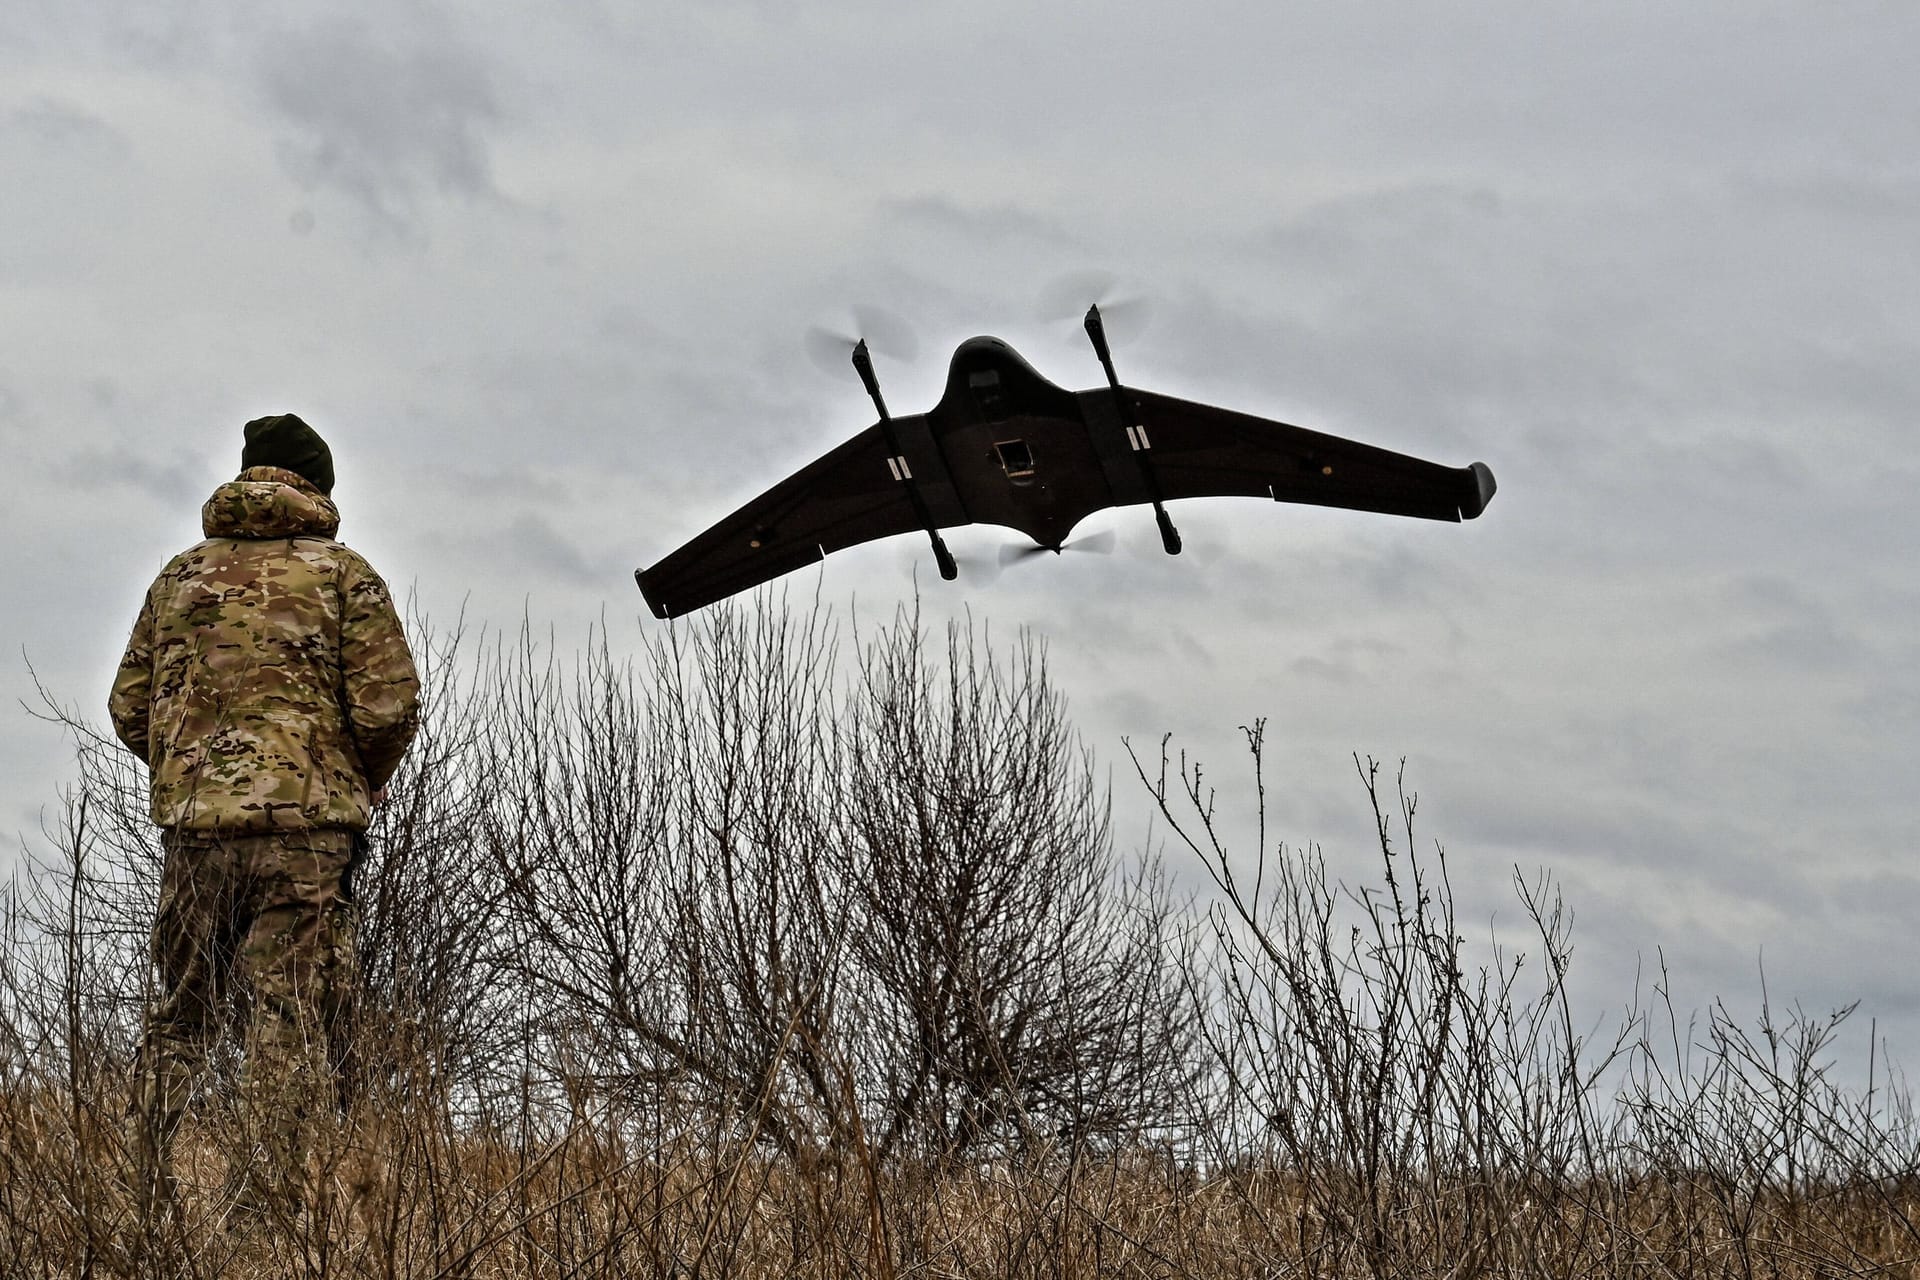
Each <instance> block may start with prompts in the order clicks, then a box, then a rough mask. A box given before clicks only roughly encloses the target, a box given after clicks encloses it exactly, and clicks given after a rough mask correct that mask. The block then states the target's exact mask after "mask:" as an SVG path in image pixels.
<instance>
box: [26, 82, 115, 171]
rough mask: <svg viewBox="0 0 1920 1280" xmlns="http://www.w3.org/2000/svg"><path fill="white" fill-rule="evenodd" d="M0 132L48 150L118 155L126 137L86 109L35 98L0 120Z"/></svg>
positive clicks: (49, 98)
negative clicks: (82, 150)
mask: <svg viewBox="0 0 1920 1280" xmlns="http://www.w3.org/2000/svg"><path fill="white" fill-rule="evenodd" d="M0 131H4V132H13V133H17V134H19V135H21V136H23V137H26V138H30V139H32V140H33V141H35V142H37V143H40V144H42V145H44V146H48V147H61V148H64V149H69V150H72V149H91V150H93V151H95V152H100V153H105V154H111V155H115V156H121V155H125V154H127V153H128V152H129V151H130V150H131V147H130V145H129V143H128V141H127V137H126V135H125V134H124V133H122V132H120V130H118V129H116V128H114V127H113V126H112V125H111V124H108V123H107V121H106V120H104V119H102V118H101V117H100V116H98V115H95V114H94V113H93V112H91V111H88V110H87V109H86V108H84V107H81V106H78V105H76V104H74V103H72V102H68V101H66V100H64V99H61V98H53V97H47V96H44V95H42V96H39V97H35V98H32V99H30V100H29V101H28V102H27V103H26V105H25V106H21V107H16V108H15V109H14V110H12V111H10V112H8V113H7V114H6V115H5V116H4V117H0Z"/></svg>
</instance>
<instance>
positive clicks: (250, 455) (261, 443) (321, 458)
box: [240, 413, 333, 495]
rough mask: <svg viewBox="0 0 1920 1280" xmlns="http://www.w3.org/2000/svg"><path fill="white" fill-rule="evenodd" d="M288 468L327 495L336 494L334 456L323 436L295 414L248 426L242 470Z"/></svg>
mask: <svg viewBox="0 0 1920 1280" xmlns="http://www.w3.org/2000/svg"><path fill="white" fill-rule="evenodd" d="M248 467H285V468H286V469H287V470H288V471H291V472H293V473H294V474H296V475H298V476H300V477H302V478H303V479H305V480H307V481H309V482H310V483H311V484H312V485H313V487H314V488H316V489H318V490H319V491H320V492H322V493H324V494H328V495H331V494H332V493H333V453H332V451H330V450H329V449H328V448H327V442H326V441H325V440H322V439H321V438H320V433H319V432H318V431H315V430H314V429H313V428H312V427H310V426H308V425H307V424H306V423H305V422H302V421H301V420H300V416H299V415H298V414H294V413H276V414H274V415H273V416H271V417H267V418H255V419H254V420H253V421H252V422H249V423H248V424H247V444H246V447H245V448H243V449H242V450H241V451H240V469H241V470H242V471H245V470H246V469H247V468H248Z"/></svg>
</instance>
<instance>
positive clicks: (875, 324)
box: [802, 303, 920, 378]
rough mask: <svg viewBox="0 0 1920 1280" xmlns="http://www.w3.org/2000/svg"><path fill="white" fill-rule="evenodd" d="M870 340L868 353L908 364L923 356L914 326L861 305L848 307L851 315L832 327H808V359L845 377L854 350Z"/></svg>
mask: <svg viewBox="0 0 1920 1280" xmlns="http://www.w3.org/2000/svg"><path fill="white" fill-rule="evenodd" d="M863 338H864V339H866V343H867V350H869V351H871V352H873V353H874V354H875V355H881V356H885V357H886V358H887V359H889V360H897V361H899V362H900V363H902V364H906V363H909V362H911V361H912V360H914V359H915V358H917V357H918V356H919V354H920V340H919V338H918V337H916V336H915V335H914V332H913V326H912V325H910V324H908V323H907V322H906V321H905V320H902V319H901V318H900V317H899V316H897V315H895V314H894V313H893V312H891V311H888V310H886V309H885V308H883V307H875V306H869V305H867V304H865V303H860V304H857V305H854V306H851V307H848V308H847V314H846V315H845V316H842V317H838V318H836V319H835V320H834V321H833V322H832V323H829V324H815V325H809V326H808V327H807V331H806V333H805V334H804V335H803V337H802V342H803V343H804V345H805V346H806V349H807V358H808V359H810V360H812V361H813V363H814V364H815V366H817V367H818V368H819V369H820V371H821V372H823V373H827V374H831V375H832V376H833V377H836V378H838V377H842V376H844V375H845V373H846V371H847V363H848V360H849V358H850V357H851V356H852V355H853V348H854V347H855V345H857V344H858V343H859V342H860V340H861V339H863Z"/></svg>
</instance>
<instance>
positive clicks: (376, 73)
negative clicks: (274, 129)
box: [258, 21, 500, 233]
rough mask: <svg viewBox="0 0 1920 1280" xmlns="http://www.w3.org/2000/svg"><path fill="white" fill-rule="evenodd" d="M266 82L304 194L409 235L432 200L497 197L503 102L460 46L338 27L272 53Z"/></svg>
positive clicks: (262, 69) (280, 146)
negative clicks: (494, 144) (335, 195)
mask: <svg viewBox="0 0 1920 1280" xmlns="http://www.w3.org/2000/svg"><path fill="white" fill-rule="evenodd" d="M258 75H259V78H260V81H261V88H262V90H263V91H264V93H265V95H266V97H267V100H268V102H269V103H270V104H271V105H272V106H273V108H274V109H275V110H276V111H277V112H278V113H279V115H280V117H281V118H282V120H283V121H284V123H285V126H286V131H285V132H284V133H283V134H282V136H281V137H280V138H279V140H278V143H277V147H276V151H277V154H278V157H279V160H280V163H281V166H282V167H283V168H284V169H285V170H286V172H287V174H288V175H289V176H290V177H292V178H293V179H294V181H296V182H298V183H299V184H300V185H301V186H302V187H305V188H307V189H309V190H313V189H316V188H330V189H333V190H335V191H338V192H339V193H341V194H343V195H345V196H347V197H348V198H349V199H351V200H353V201H354V202H355V203H357V204H359V205H360V206H362V207H363V208H364V209H365V210H366V211H367V212H368V213H370V214H371V215H372V216H373V218H374V219H375V221H376V223H378V224H380V225H383V226H385V227H387V228H388V229H390V230H395V231H400V232H403V233H405V232H410V231H412V230H413V229H414V224H415V219H416V217H417V214H418V206H419V204H420V201H421V198H422V196H423V195H424V194H426V193H429V192H438V193H442V194H452V195H457V196H463V197H466V198H468V199H489V198H496V197H498V194H499V193H498V191H497V189H496V188H495V186H494V181H493V173H492V160H491V157H490V154H489V150H488V136H487V135H488V133H489V131H490V130H492V129H493V128H495V127H496V126H497V125H498V124H499V121H500V109H499V105H498V99H497V94H496V92H495V88H494V83H493V79H492V76H491V75H490V73H489V72H488V70H487V68H486V66H485V65H483V64H482V63H481V62H480V61H479V60H478V59H477V58H475V57H473V56H471V55H469V54H468V53H466V52H464V51H463V49H462V48H461V47H460V46H459V45H458V44H457V43H453V42H451V41H434V42H426V41H421V42H419V43H416V44H414V45H413V47H410V48H408V47H393V46H392V45H390V44H388V43H385V42H383V41H381V40H378V39H376V38H375V37H374V35H373V34H372V33H371V32H369V31H368V30H367V29H366V28H365V27H364V26H361V25H360V24H357V23H353V22H346V21H335V22H330V23H326V24H323V25H321V26H319V27H316V28H314V29H313V30H311V31H308V32H306V33H304V34H299V35H288V36H284V37H281V38H279V39H277V40H274V41H271V42H270V43H268V44H267V45H266V47H265V51H264V53H263V54H262V56H261V58H260V61H259V67H258Z"/></svg>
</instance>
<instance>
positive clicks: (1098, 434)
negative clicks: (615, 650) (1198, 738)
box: [634, 306, 1494, 618]
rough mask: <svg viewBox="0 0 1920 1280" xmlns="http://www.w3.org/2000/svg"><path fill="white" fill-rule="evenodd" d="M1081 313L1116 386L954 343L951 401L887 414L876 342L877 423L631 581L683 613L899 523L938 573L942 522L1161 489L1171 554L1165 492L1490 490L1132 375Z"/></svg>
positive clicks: (978, 344) (1474, 502) (943, 558)
mask: <svg viewBox="0 0 1920 1280" xmlns="http://www.w3.org/2000/svg"><path fill="white" fill-rule="evenodd" d="M1085 328H1086V331H1087V337H1088V338H1089V339H1091V340H1092V342H1093V348H1094V352H1095V354H1097V355H1098V356H1099V357H1100V365H1101V367H1102V368H1103V369H1105V370H1106V375H1107V385H1106V386H1104V387H1096V388H1094V389H1092V390H1089V391H1068V390H1065V389H1064V388H1062V387H1058V386H1055V385H1054V384H1053V383H1051V382H1049V381H1047V380H1046V379H1045V378H1043V377H1041V376H1040V374H1039V373H1037V372H1036V371H1035V370H1034V368H1033V366H1032V365H1030V364H1028V363H1027V362H1026V361H1025V360H1023V359H1022V358H1021V357H1020V355H1019V353H1017V352H1016V351H1014V349H1013V348H1012V347H1010V346H1008V345H1007V344H1006V343H1005V342H1002V341H1001V340H1000V339H998V338H969V339H967V341H965V342H963V343H961V344H960V346H959V348H958V349H957V350H956V351H955V352H954V353H953V362H952V364H951V366H950V367H949V369H948V372H947V386H946V390H945V392H944V393H943V394H942V395H941V397H940V403H938V404H936V405H935V406H934V407H933V408H931V409H929V410H927V412H925V413H918V414H913V415H910V416H908V417H904V418H895V417H892V416H891V415H889V414H888V413H887V405H886V401H885V400H883V399H882V398H881V396H880V384H879V381H878V379H876V378H875V376H874V372H873V359H872V357H871V355H869V354H868V351H867V344H866V343H865V341H861V342H859V343H857V344H856V345H855V346H854V348H853V366H854V368H855V369H856V370H858V371H859V374H860V380H861V382H862V383H864V384H865V385H866V388H867V394H868V395H869V396H871V397H872V398H873V404H874V408H875V409H877V410H878V411H879V413H880V420H879V421H878V422H876V423H875V424H874V425H873V426H871V427H868V428H867V429H866V430H865V431H862V432H861V433H860V434H859V435H857V436H855V437H853V439H851V440H849V441H847V442H846V443H845V444H843V445H841V446H840V447H839V448H837V449H834V450H833V451H832V452H830V453H828V454H827V455H826V456H824V457H822V458H820V459H818V460H817V461H815V462H812V463H810V464H808V465H807V466H805V467H803V468H801V469H800V470H799V471H798V472H796V473H794V474H793V475H791V476H789V477H787V479H785V480H782V481H781V482H780V483H779V484H776V485H775V486H773V488H771V489H769V490H767V491H766V492H765V493H763V494H761V495H760V496H759V497H757V498H755V499H754V500H753V501H751V502H749V503H747V504H746V505H745V506H743V507H741V508H740V509H739V510H738V511H735V512H734V513H733V514H732V515H730V516H727V517H726V518H725V519H723V520H721V521H720V522H719V523H718V524H716V525H714V526H713V527H712V528H710V529H708V530H707V531H706V532H705V533H702V534H700V535H699V536H698V537H696V538H694V539H693V540H692V541H691V542H688V543H687V544H686V545H685V546H683V547H681V548H680V549H679V550H677V551H675V552H673V553H672V554H670V555H668V556H666V557H665V558H664V559H662V560H661V561H660V562H659V563H657V564H655V565H654V566H653V567H652V568H649V569H641V570H636V571H635V572H634V578H635V580H636V581H638V582H639V584H640V591H641V593H642V594H643V595H644V596H645V597H646V600H647V604H648V606H649V607H650V608H652V610H653V612H654V614H655V616H657V617H661V618H668V617H674V616H677V615H679V614H684V613H690V612H692V611H693V610H695V609H699V608H701V607H703V606H705V605H709V604H712V603H713V602H714V601H716V600H721V599H724V598H726V597H727V596H730V595H733V594H734V593H735V592H738V591H744V590H746V589H747V588H749V587H754V586H758V585H759V584H761V583H763V582H767V581H770V580H772V579H774V578H777V577H779V576H780V575H782V574H785V573H791V572H792V571H793V570H795V569H800V568H804V567H805V566H807V565H809V564H813V563H815V562H817V561H819V560H821V559H823V558H824V557H825V556H826V554H827V553H828V552H830V551H838V550H840V549H841V548H843V547H851V546H855V545H857V544H859V543H862V542H871V541H873V540H874V539H876V538H886V537H891V536H893V535H895V534H901V533H912V532H915V531H919V532H922V533H924V534H926V536H927V537H928V538H929V539H930V540H931V541H932V544H933V555H934V560H935V562H936V563H937V564H938V565H939V567H940V576H941V577H942V578H947V579H952V578H954V577H956V576H957V575H958V572H959V568H958V566H957V565H956V563H955V562H954V558H953V555H952V553H951V552H949V551H948V550H947V544H946V542H945V540H944V539H942V538H941V536H940V530H942V529H950V528H954V527H956V526H959V525H967V524H997V525H1004V526H1005V527H1007V528H1009V529H1016V530H1018V531H1020V532H1021V533H1024V534H1026V535H1027V536H1028V537H1030V538H1032V539H1033V541H1034V543H1035V544H1036V548H1035V549H1038V550H1047V551H1059V550H1060V549H1061V548H1062V547H1063V546H1064V545H1065V543H1066V539H1067V535H1068V534H1069V533H1071V532H1072V531H1073V527H1074V526H1075V525H1076V524H1078V523H1079V522H1080V521H1081V520H1083V519H1085V518H1086V517H1087V516H1088V515H1091V514H1092V513H1093V512H1095V511H1100V510H1102V509H1104V508H1107V507H1124V506H1133V505H1136V504H1151V505H1152V507H1153V514H1154V519H1155V521H1156V522H1157V523H1158V524H1159V527H1160V540H1161V543H1162V545H1164V546H1165V547H1166V549H1167V553H1168V554H1169V555H1178V554H1179V552H1180V534H1179V531H1178V530H1177V529H1175V528H1174V525H1173V521H1172V519H1171V518H1170V517H1169V516H1168V515H1167V509H1166V506H1165V504H1166V503H1167V502H1170V501H1172V500H1174V499H1176V498H1210V497H1221V496H1230V495H1240V496H1248V497H1258V498H1270V499H1272V500H1274V501H1276V502H1306V503H1312V504H1314V505H1316V506H1323V507H1349V508H1353V509H1355V510H1360V511H1378V512H1382V513H1384V514H1387V515H1397V516H1416V517H1419V518H1421V519H1426V520H1454V521H1458V520H1471V519H1473V518H1474V517H1475V516H1477V515H1479V514H1480V513H1481V512H1482V511H1483V510H1485V509H1486V505H1487V503H1488V501H1489V500H1490V499H1492V497H1493V492H1494V480H1493V472H1492V471H1490V470H1488V468H1487V466H1486V464H1485V463H1480V462H1476V463H1473V464H1472V465H1471V466H1466V467H1447V466H1442V465H1440V464H1439V463H1436V462H1427V461H1424V460H1422V459H1419V458H1413V457H1409V456H1407V455H1406V454H1402V453H1394V452H1391V451H1390V450H1386V449H1380V448H1376V447H1374V446H1372V445H1367V444H1361V443H1359V442H1358V441H1353V440H1343V439H1341V438H1340V437H1338V436H1330V435H1324V434H1322V433H1320V432H1318V431H1309V430H1307V429H1306V428H1304V427H1295V426H1290V425H1288V424H1287V423H1284V422H1274V421H1272V420H1270V419H1267V418H1257V417H1254V416H1252V415H1250V414H1244V413H1235V412H1232V411H1231V410H1227V409H1217V408H1214V407H1213V406H1211V405H1204V404H1195V403H1193V402H1191V401H1187V400H1176V399H1174V398H1173V397H1171V396H1163V395H1156V394H1155V393H1153V392H1150V391H1139V390H1136V389H1134V388H1132V387H1126V386H1122V385H1121V384H1120V380H1119V379H1118V378H1117V377H1116V376H1115V375H1114V371H1113V356H1112V353H1111V352H1110V350H1109V349H1108V345H1107V337H1106V331H1105V327H1104V325H1103V324H1102V322H1101V319H1100V309H1099V307H1097V306H1095V307H1089V308H1088V309H1087V314H1086V320H1085Z"/></svg>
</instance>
